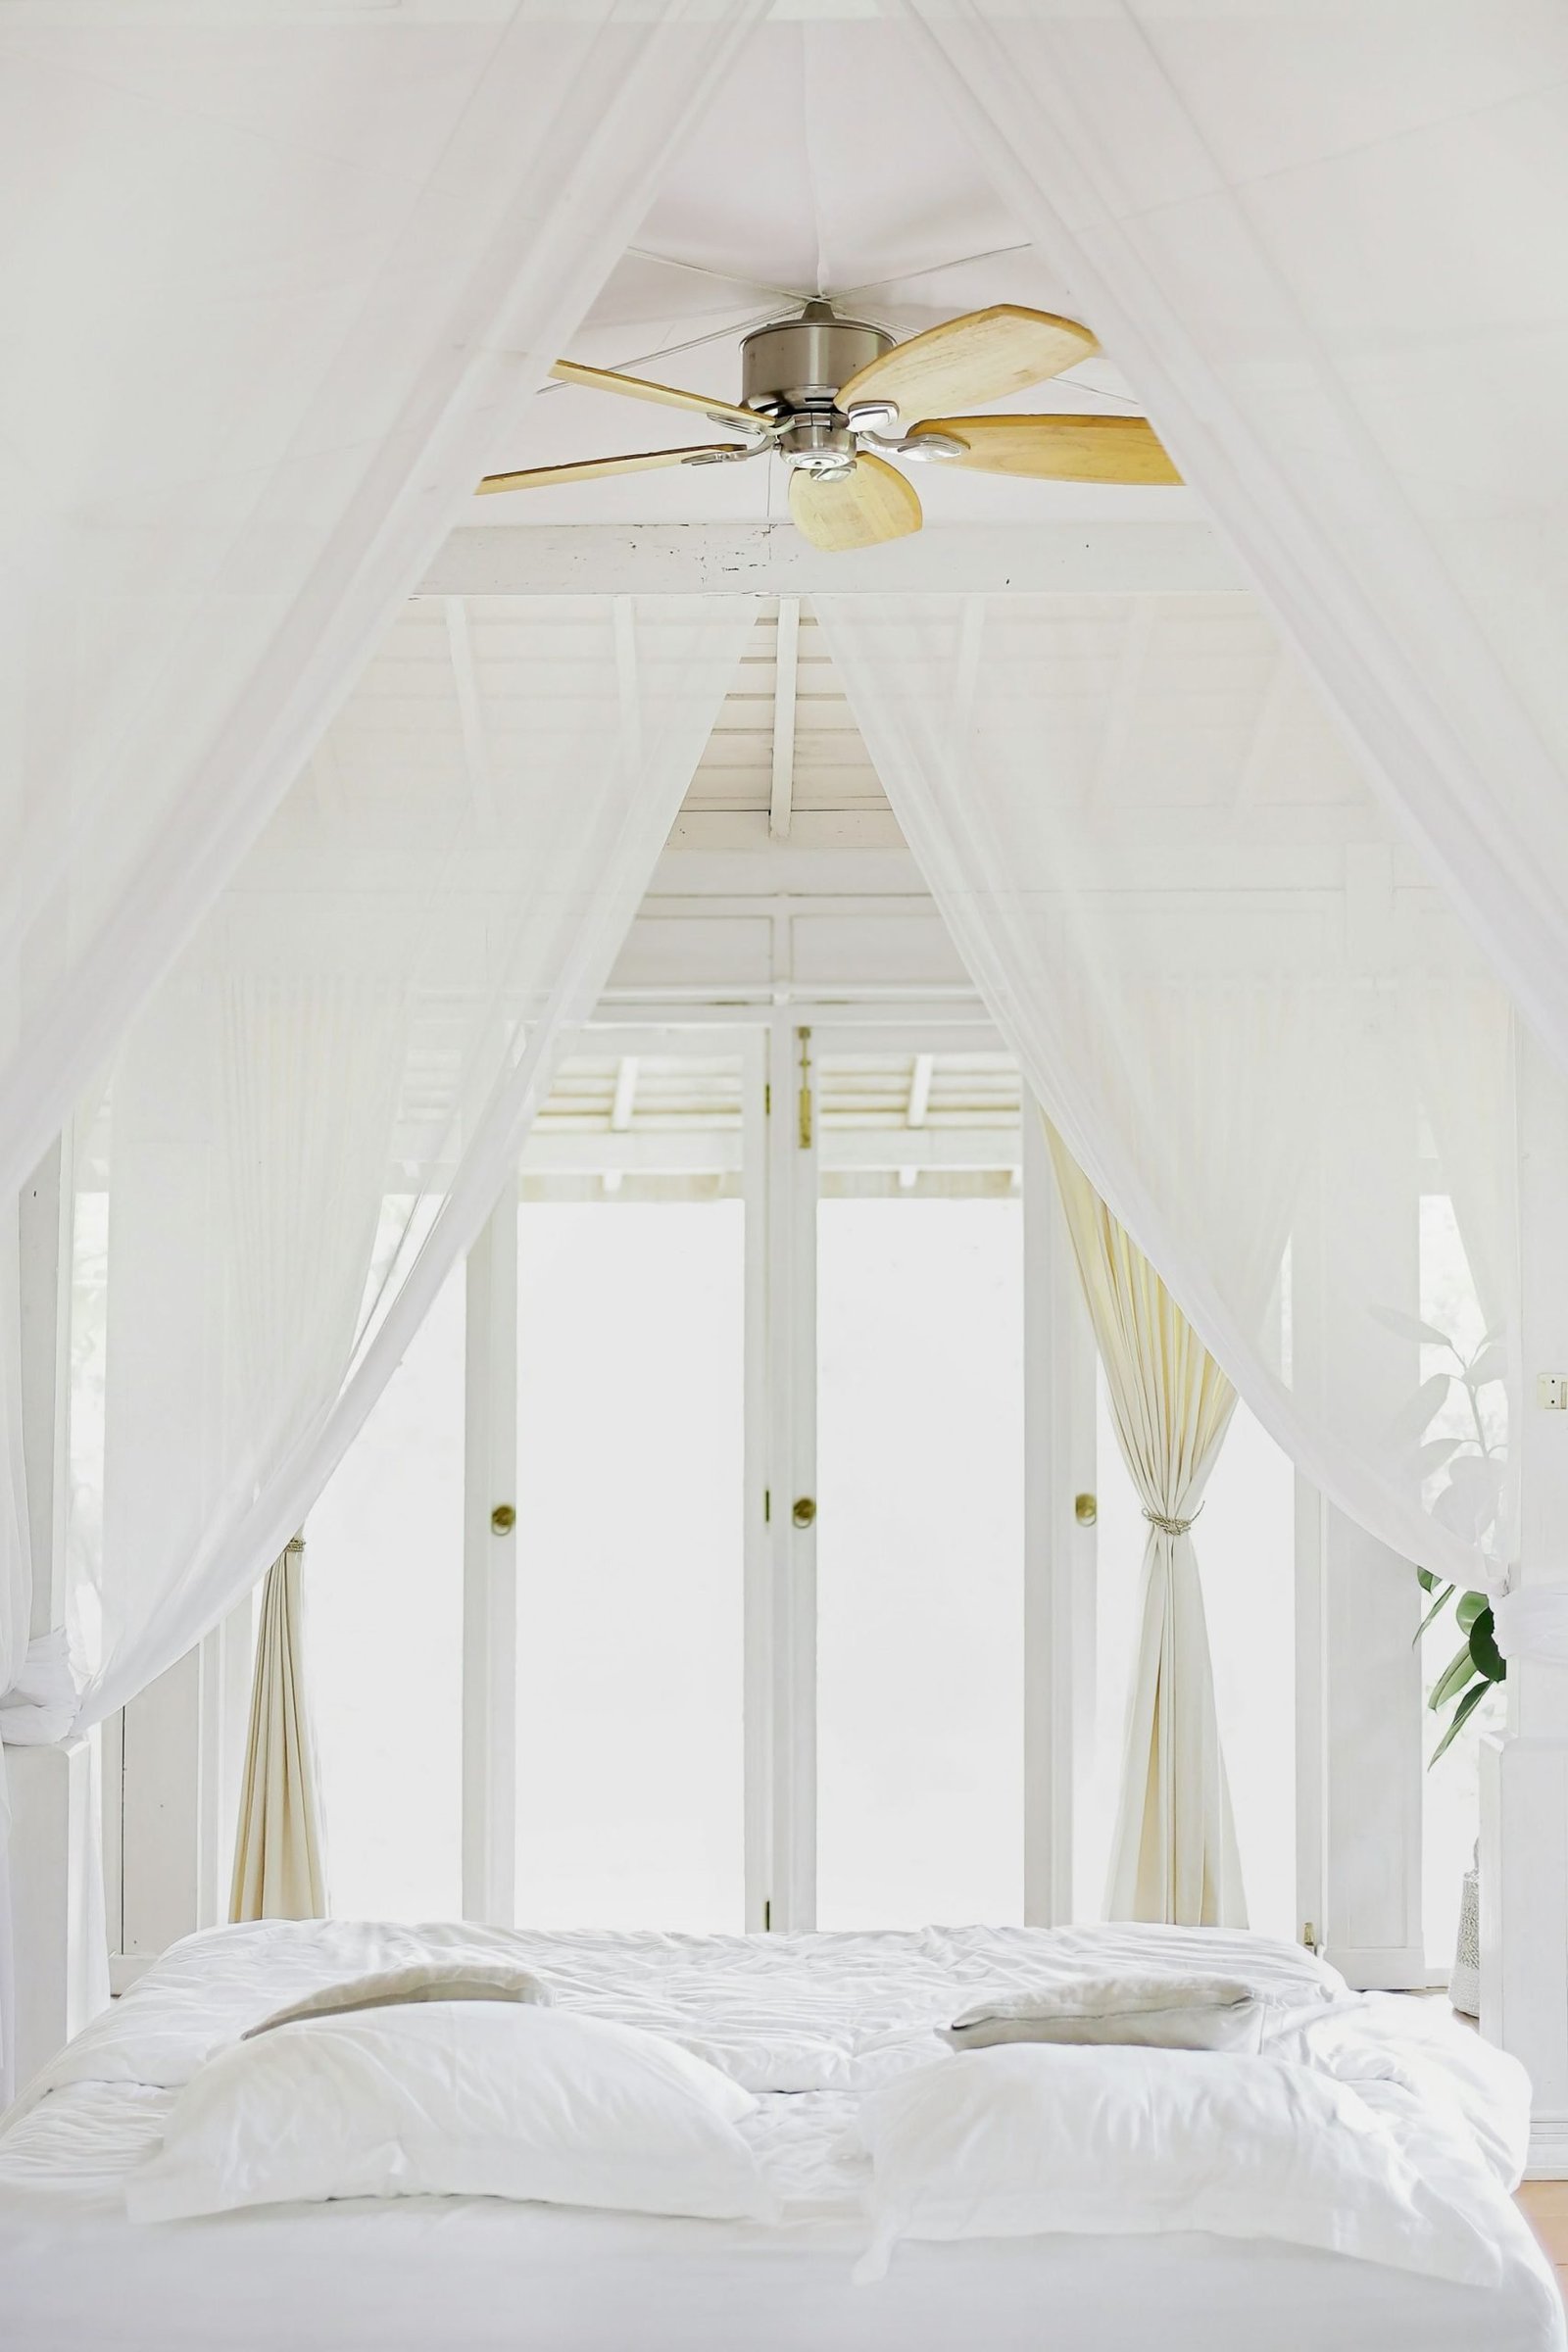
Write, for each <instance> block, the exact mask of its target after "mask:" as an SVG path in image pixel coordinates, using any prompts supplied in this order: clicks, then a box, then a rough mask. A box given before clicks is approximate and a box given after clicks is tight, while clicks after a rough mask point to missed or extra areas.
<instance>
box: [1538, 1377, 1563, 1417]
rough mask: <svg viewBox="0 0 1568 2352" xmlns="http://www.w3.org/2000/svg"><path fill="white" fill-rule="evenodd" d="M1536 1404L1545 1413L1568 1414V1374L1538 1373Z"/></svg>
mask: <svg viewBox="0 0 1568 2352" xmlns="http://www.w3.org/2000/svg"><path fill="white" fill-rule="evenodd" d="M1536 1403H1537V1404H1538V1405H1539V1406H1540V1408H1541V1410H1542V1411H1543V1412H1544V1413H1568V1372H1538V1373H1537V1374H1536Z"/></svg>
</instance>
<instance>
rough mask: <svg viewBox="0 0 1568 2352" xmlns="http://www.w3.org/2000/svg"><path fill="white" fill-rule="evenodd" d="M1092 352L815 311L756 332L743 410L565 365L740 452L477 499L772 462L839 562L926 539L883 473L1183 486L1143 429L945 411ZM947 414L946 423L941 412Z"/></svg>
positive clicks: (1035, 335) (798, 512)
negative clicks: (682, 412)
mask: <svg viewBox="0 0 1568 2352" xmlns="http://www.w3.org/2000/svg"><path fill="white" fill-rule="evenodd" d="M1097 349H1098V346H1097V344H1096V342H1095V338H1094V336H1093V335H1092V334H1091V333H1090V332H1089V329H1088V328H1087V327H1086V326H1079V325H1077V324H1075V323H1074V321H1073V320H1072V319H1055V318H1053V317H1052V315H1051V314H1050V313H1049V312H1048V311H1027V310H1022V309H1020V308H1019V307H1018V306H1017V305H1015V304H1013V303H998V304H997V305H996V306H995V307H994V308H993V309H991V310H988V311H969V312H967V313H965V315H964V316H963V317H962V318H961V319H949V320H947V321H946V323H945V324H943V325H941V326H933V327H928V328H927V329H926V331H925V333H924V334H920V335H912V336H911V337H910V338H909V340H908V341H907V343H896V342H895V341H894V339H893V337H892V336H891V335H890V334H888V333H886V332H885V330H884V329H883V328H881V327H879V326H868V325H867V324H865V322H864V321H863V320H861V319H840V318H839V317H838V316H837V315H836V314H835V312H834V309H833V306H832V304H831V303H829V302H809V303H807V305H806V307H805V309H804V310H803V311H802V312H801V315H800V317H799V318H798V319H783V320H780V321H779V322H778V323H777V324H775V325H772V326H761V327H758V328H757V329H756V331H755V332H754V333H752V334H749V335H748V336H747V337H746V339H745V341H744V342H743V343H742V345H741V377H742V403H741V405H739V406H737V405H735V404H734V403H733V402H730V401H726V400H710V399H709V398H708V396H707V395H706V393H702V392H681V391H677V390H676V389H675V388H674V387H673V386H671V385H668V384H654V383H648V382H645V381H644V379H643V378H642V377H640V376H635V375H617V374H616V373H615V372H614V371H613V369H612V368H586V367H583V366H580V365H579V364H578V362H577V361H575V360H558V361H557V362H556V364H555V366H554V368H552V369H551V371H550V372H551V374H552V375H554V376H556V377H558V378H559V379H560V380H561V381H562V382H563V383H567V384H585V385H588V386H590V387H591V388H593V389H595V390H597V391H601V392H622V393H624V394H625V395H626V396H627V397H628V398H629V399H632V400H650V401H657V402H659V403H661V404H662V406H664V407H665V408H672V409H692V410H695V411H696V412H697V413H698V415H699V416H702V417H707V419H708V421H709V422H710V423H711V424H719V425H724V426H726V427H727V428H728V429H729V430H730V431H731V432H735V433H739V434H741V435H743V436H744V437H743V438H742V439H741V440H739V441H715V442H708V443H705V444H703V445H702V446H701V447H699V448H696V449H655V450H647V451H644V452H642V453H641V454H640V455H634V456H629V457H624V458H587V459H583V460H582V461H580V462H579V463H577V464H575V465H569V466H532V467H529V468H528V469H526V470H525V471H523V472H521V473H490V474H486V476H485V478H484V480H483V481H482V482H481V483H480V484H479V488H480V489H481V490H483V491H498V490H531V489H535V488H538V487H540V486H542V485H544V484H546V483H550V482H585V481H592V480H594V479H595V478H596V477H597V476H598V475H600V474H609V473H650V472H652V471H654V469H655V468H656V467H659V466H724V465H734V464H738V463H740V464H743V463H744V462H745V461H746V460H747V459H749V458H760V457H767V456H769V455H771V454H773V453H775V452H776V453H777V455H778V456H780V457H781V458H782V459H783V460H784V463H785V465H786V466H788V467H789V469H790V513H791V515H793V517H794V519H795V522H796V525H797V526H798V528H799V529H800V530H801V531H802V532H804V534H805V535H806V537H807V538H808V539H809V540H810V541H811V543H812V545H813V546H816V547H820V548H824V549H826V550H828V551H829V552H830V553H837V552H839V551H840V550H842V549H845V548H852V547H874V546H875V545H876V544H877V542H878V541H879V540H883V539H902V538H904V537H905V535H906V534H907V532H909V531H917V530H918V529H919V528H920V522H921V514H920V501H919V499H918V497H917V496H916V495H915V490H914V485H913V483H912V482H910V481H908V480H907V478H906V476H905V475H904V474H902V473H901V472H900V471H899V470H898V468H897V466H890V465H888V464H887V462H886V461H887V459H888V458H901V459H903V460H905V461H908V460H911V459H913V460H918V461H921V462H926V461H940V462H941V463H942V464H944V465H949V466H973V467H975V468H976V469H977V470H978V471H980V472H982V473H1008V474H1019V475H1025V476H1028V477H1030V478H1032V479H1035V480H1040V481H1055V482H1127V483H1137V484H1141V485H1151V484H1157V483H1163V482H1176V481H1179V480H1180V479H1181V476H1180V475H1179V474H1178V473H1177V471H1176V468H1175V466H1173V465H1172V464H1171V462H1170V459H1169V458H1168V457H1167V456H1166V454H1165V451H1164V449H1163V448H1162V447H1161V445H1160V443H1159V441H1158V439H1157V438H1156V436H1155V434H1154V431H1153V428H1152V426H1151V425H1150V424H1149V423H1148V422H1147V421H1146V420H1145V418H1144V417H1105V416H1082V417H1068V416H1056V415H1051V416H1043V417H1042V416H1036V417H972V416H959V415H951V414H947V413H946V412H948V411H951V410H955V409H957V408H959V407H962V406H963V405H965V404H972V405H976V406H978V405H981V404H984V403H985V402H988V401H993V400H1003V399H1005V398H1006V397H1007V395H1008V394H1009V393H1014V392H1021V391H1023V390H1024V388H1025V387H1026V386H1027V385H1029V384H1038V383H1044V382H1045V381H1046V380H1047V379H1048V378H1049V377H1051V376H1054V375H1059V374H1060V373H1061V372H1062V370H1063V369H1064V368H1072V367H1075V366H1076V365H1077V363H1078V362H1079V361H1080V360H1086V359H1088V358H1089V357H1090V355H1091V354H1092V353H1093V352H1094V351H1095V350H1097ZM938 411H940V412H944V413H942V414H936V413H935V412H938Z"/></svg>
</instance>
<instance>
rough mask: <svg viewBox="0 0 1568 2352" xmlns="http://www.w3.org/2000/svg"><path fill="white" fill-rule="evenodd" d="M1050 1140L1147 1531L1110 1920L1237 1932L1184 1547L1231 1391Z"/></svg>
mask: <svg viewBox="0 0 1568 2352" xmlns="http://www.w3.org/2000/svg"><path fill="white" fill-rule="evenodd" d="M1048 1135H1049V1139H1050V1144H1051V1157H1052V1164H1053V1166H1054V1169H1055V1172H1056V1190H1057V1192H1058V1194H1059V1195H1060V1197H1061V1205H1062V1212H1063V1215H1064V1216H1065V1219H1066V1224H1067V1232H1068V1234H1069V1236H1070V1238H1071V1241H1072V1248H1073V1255H1074V1257H1075V1258H1076V1259H1077V1262H1078V1272H1079V1276H1080V1279H1081V1281H1082V1283H1083V1292H1084V1299H1085V1301H1086V1303H1087V1305H1088V1308H1089V1320H1090V1323H1091V1324H1092V1326H1093V1328H1094V1334H1095V1346H1096V1348H1098V1349H1099V1352H1100V1360H1101V1363H1102V1364H1103V1367H1104V1372H1105V1387H1106V1392H1107V1394H1108V1396H1109V1398H1110V1410H1111V1419H1112V1422H1113V1424H1114V1426H1115V1431H1116V1443H1117V1445H1118V1446H1120V1448H1121V1456H1122V1459H1123V1461H1124V1462H1125V1463H1126V1465H1127V1469H1128V1473H1129V1475H1130V1477H1131V1479H1132V1482H1133V1485H1134V1486H1135V1487H1136V1488H1137V1490H1138V1499H1139V1501H1140V1502H1141V1503H1142V1505H1143V1511H1144V1517H1145V1518H1146V1519H1147V1520H1148V1522H1149V1540H1148V1542H1147V1544H1146V1545H1145V1547H1144V1584H1143V1605H1142V1608H1141V1610H1140V1612H1139V1615H1140V1621H1141V1624H1140V1633H1139V1641H1138V1654H1137V1657H1136V1659H1135V1661H1134V1665H1133V1673H1132V1685H1131V1691H1130V1694H1129V1704H1128V1710H1127V1737H1126V1744H1125V1760H1124V1764H1123V1769H1122V1786H1121V1798H1120V1803H1119V1805H1118V1808H1117V1817H1116V1831H1115V1836H1114V1838H1113V1839H1112V1843H1111V1854H1110V1872H1109V1878H1108V1882H1107V1886H1106V1891H1105V1917H1106V1918H1107V1919H1150V1920H1162V1921H1164V1922H1166V1923H1167V1924H1169V1925H1173V1926H1181V1927H1195V1928H1198V1927H1206V1928H1245V1927H1246V1925H1247V1898H1246V1895H1245V1893H1244V1891H1243V1886H1242V1857H1241V1853H1240V1850H1239V1848H1238V1846H1237V1843H1236V1824H1235V1821H1234V1819H1233V1817H1232V1813H1231V1792H1230V1784H1229V1782H1228V1780H1227V1778H1226V1773H1225V1759H1224V1756H1223V1755H1222V1754H1221V1752H1220V1740H1219V1717H1218V1714H1217V1712H1216V1709H1215V1705H1214V1669H1213V1664H1212V1661H1211V1659H1210V1656H1209V1647H1208V1627H1207V1624H1206V1622H1205V1620H1204V1615H1203V1593H1202V1586H1201V1582H1200V1579H1199V1572H1198V1550H1197V1546H1196V1545H1195V1544H1194V1542H1193V1537H1192V1526H1193V1522H1194V1520H1195V1519H1196V1518H1197V1517H1198V1516H1199V1514H1200V1512H1201V1510H1202V1507H1203V1490H1204V1488H1205V1487H1206V1485H1207V1484H1208V1475H1209V1472H1210V1471H1211V1470H1212V1468H1213V1466H1214V1462H1215V1459H1216V1457H1217V1455H1218V1453H1219V1449H1220V1447H1221V1446H1222V1445H1223V1444H1224V1442H1225V1432H1226V1431H1227V1430H1228V1429H1229V1427H1230V1425H1231V1416H1232V1414H1233V1413H1234V1412H1235V1410H1236V1391H1235V1390H1234V1389H1233V1388H1232V1387H1231V1384H1230V1382H1229V1381H1228V1380H1227V1379H1226V1377H1225V1375H1224V1373H1223V1372H1222V1371H1221V1370H1220V1368H1219V1366H1218V1364H1216V1363H1215V1361H1214V1358H1213V1357H1212V1356H1211V1355H1210V1354H1209V1352H1208V1349H1207V1348H1205V1347H1204V1346H1203V1344H1202V1342H1201V1340H1200V1339H1199V1337H1198V1335H1197V1333H1196V1332H1195V1331H1194V1330H1193V1327H1192V1325H1191V1324H1190V1323H1189V1322H1188V1320H1187V1317H1186V1316H1185V1315H1184V1314H1183V1313H1182V1310H1181V1308H1180V1307H1179V1306H1178V1305H1177V1304H1176V1301H1175V1300H1174V1299H1172V1297H1171V1295H1170V1293H1169V1291H1168V1290H1167V1289H1166V1288H1165V1285H1164V1284H1163V1283H1162V1282H1161V1281H1160V1279H1159V1276H1158V1275H1157V1274H1156V1273H1155V1272H1154V1269H1153V1267H1152V1265H1151V1264H1150V1262H1149V1260H1148V1258H1147V1257H1146V1256H1145V1255H1144V1253H1143V1251H1142V1250H1140V1249H1139V1247H1138V1245H1137V1243H1136V1242H1135V1241H1133V1239H1132V1237H1131V1236H1130V1235H1129V1233H1128V1232H1127V1229H1126V1227H1125V1226H1124V1225H1122V1224H1120V1223H1119V1222H1118V1221H1117V1219H1116V1218H1115V1217H1113V1216H1112V1215H1111V1213H1110V1211H1109V1210H1108V1209H1107V1208H1106V1206H1105V1204H1104V1202H1103V1201H1102V1200H1101V1198H1100V1196H1099V1194H1098V1193H1097V1192H1096V1191H1095V1188H1094V1186H1093V1185H1092V1184H1091V1183H1090V1182H1089V1179H1088V1178H1087V1177H1086V1176H1085V1174H1084V1172H1083V1170H1082V1168H1080V1167H1079V1166H1078V1165H1077V1163H1076V1162H1075V1161H1074V1159H1073V1158H1072V1156H1071V1154H1070V1153H1069V1152H1067V1150H1066V1148H1065V1147H1064V1145H1063V1144H1062V1141H1061V1138H1060V1136H1059V1135H1057V1134H1056V1132H1055V1130H1054V1128H1049V1127H1048Z"/></svg>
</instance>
